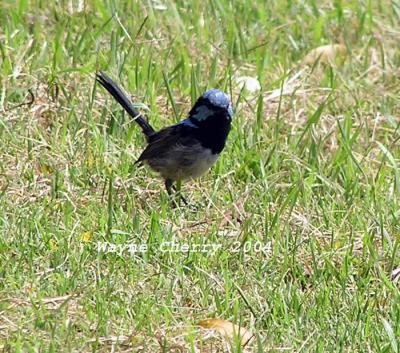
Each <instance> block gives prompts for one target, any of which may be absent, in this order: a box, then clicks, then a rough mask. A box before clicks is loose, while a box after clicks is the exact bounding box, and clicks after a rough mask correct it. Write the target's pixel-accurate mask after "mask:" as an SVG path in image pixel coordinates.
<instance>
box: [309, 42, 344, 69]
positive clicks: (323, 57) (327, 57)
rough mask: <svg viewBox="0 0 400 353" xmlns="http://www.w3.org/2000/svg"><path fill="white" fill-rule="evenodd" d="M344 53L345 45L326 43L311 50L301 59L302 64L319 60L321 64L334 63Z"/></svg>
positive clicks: (341, 57)
mask: <svg viewBox="0 0 400 353" xmlns="http://www.w3.org/2000/svg"><path fill="white" fill-rule="evenodd" d="M345 55H346V47H345V46H344V45H343V44H328V45H323V46H322V47H318V48H315V49H313V50H311V51H310V52H309V53H308V54H307V55H306V56H305V57H304V59H303V61H302V64H303V65H310V66H312V65H314V63H315V62H316V61H318V60H319V62H320V63H322V64H329V65H334V64H335V63H337V61H338V59H343V58H344V57H345Z"/></svg>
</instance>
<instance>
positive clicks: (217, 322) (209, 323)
mask: <svg viewBox="0 0 400 353" xmlns="http://www.w3.org/2000/svg"><path fill="white" fill-rule="evenodd" d="M199 326H201V327H203V328H205V329H211V330H215V331H217V332H218V333H220V334H221V335H224V336H225V337H227V338H230V339H234V338H236V337H237V336H240V341H241V342H242V345H243V346H246V345H248V344H249V343H250V341H251V340H252V338H253V337H254V335H253V334H252V333H251V332H250V331H248V330H247V329H245V328H244V327H239V326H238V325H235V324H233V323H231V322H229V321H226V320H222V319H206V320H201V321H200V322H199Z"/></svg>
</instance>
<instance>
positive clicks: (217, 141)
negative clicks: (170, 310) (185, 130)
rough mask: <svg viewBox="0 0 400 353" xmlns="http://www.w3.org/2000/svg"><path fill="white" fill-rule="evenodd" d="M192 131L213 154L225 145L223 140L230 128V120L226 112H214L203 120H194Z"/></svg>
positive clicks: (217, 152)
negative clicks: (194, 126) (195, 126)
mask: <svg viewBox="0 0 400 353" xmlns="http://www.w3.org/2000/svg"><path fill="white" fill-rule="evenodd" d="M195 124H196V125H197V128H196V129H193V130H194V131H193V133H194V135H195V137H196V138H197V140H199V141H200V143H201V145H202V146H203V147H204V148H209V149H211V151H212V153H213V154H219V153H221V151H222V150H223V149H224V147H225V142H226V139H227V137H228V134H229V131H230V129H231V120H230V119H228V118H227V116H226V114H223V113H222V114H221V113H216V114H215V115H212V116H209V117H207V119H205V120H203V121H196V122H195Z"/></svg>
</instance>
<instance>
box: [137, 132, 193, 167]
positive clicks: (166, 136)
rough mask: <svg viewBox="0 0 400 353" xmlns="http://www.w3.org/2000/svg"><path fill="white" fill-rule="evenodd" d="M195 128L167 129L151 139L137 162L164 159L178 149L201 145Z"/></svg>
mask: <svg viewBox="0 0 400 353" xmlns="http://www.w3.org/2000/svg"><path fill="white" fill-rule="evenodd" d="M192 130H193V128H191V127H188V126H184V125H174V126H169V127H166V128H164V129H162V130H160V131H158V132H157V133H155V134H154V135H152V136H151V137H150V141H149V144H148V145H147V147H146V149H145V150H144V151H143V152H142V154H141V155H140V157H139V159H138V160H137V162H142V161H146V160H151V159H162V158H165V157H167V156H169V154H170V153H171V151H172V150H176V149H177V147H180V146H181V147H183V148H185V147H190V146H194V145H197V144H199V141H198V140H197V138H196V137H195V136H194V134H193V131H192Z"/></svg>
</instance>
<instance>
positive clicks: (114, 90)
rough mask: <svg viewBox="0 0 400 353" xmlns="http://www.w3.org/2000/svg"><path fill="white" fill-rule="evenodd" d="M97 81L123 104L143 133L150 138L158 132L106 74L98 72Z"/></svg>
mask: <svg viewBox="0 0 400 353" xmlns="http://www.w3.org/2000/svg"><path fill="white" fill-rule="evenodd" d="M96 80H97V82H98V83H100V84H101V85H102V86H103V87H104V88H105V89H106V90H107V91H108V93H110V94H111V95H112V96H113V97H114V98H115V100H116V101H117V102H118V103H119V104H121V106H122V107H123V108H124V109H125V110H126V111H127V113H128V114H129V115H130V116H131V117H132V118H133V119H134V120H135V121H136V122H137V123H138V124H139V126H140V128H141V129H142V131H143V133H144V134H145V135H146V137H147V138H149V137H150V136H151V135H153V134H154V133H155V132H156V131H155V130H154V129H153V127H152V126H151V125H150V124H149V123H148V122H147V120H146V119H145V118H144V117H143V115H141V114H140V113H139V112H138V111H137V110H136V109H135V107H134V106H133V104H132V102H131V101H130V99H129V98H128V97H127V95H126V94H125V93H124V92H123V91H122V89H121V88H119V87H118V85H117V84H116V83H115V82H114V81H113V80H112V79H111V78H110V77H108V76H107V75H106V74H105V73H104V72H101V71H100V72H98V73H97V74H96Z"/></svg>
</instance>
